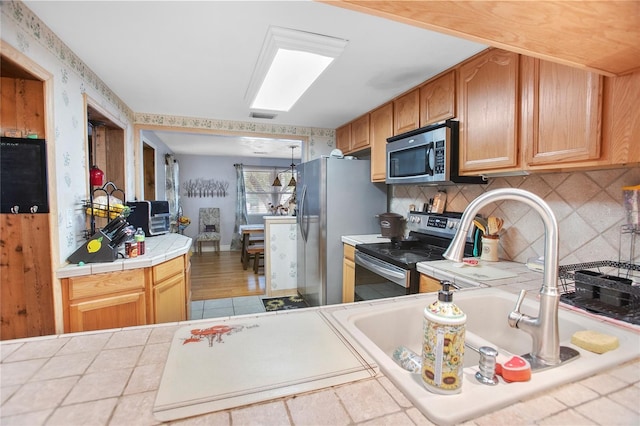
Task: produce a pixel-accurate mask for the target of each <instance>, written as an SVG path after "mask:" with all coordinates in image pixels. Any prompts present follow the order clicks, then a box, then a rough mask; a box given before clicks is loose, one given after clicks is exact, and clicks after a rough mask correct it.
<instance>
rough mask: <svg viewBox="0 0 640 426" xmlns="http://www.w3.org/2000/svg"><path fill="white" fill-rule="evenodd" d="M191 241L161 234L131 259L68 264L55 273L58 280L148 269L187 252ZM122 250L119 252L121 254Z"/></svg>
mask: <svg viewBox="0 0 640 426" xmlns="http://www.w3.org/2000/svg"><path fill="white" fill-rule="evenodd" d="M191 243H192V239H191V238H190V237H185V236H184V235H181V234H175V233H170V234H163V235H157V236H154V237H147V238H146V239H145V254H143V255H141V256H138V257H135V258H133V259H125V258H124V257H121V258H119V259H117V260H115V261H113V262H101V263H87V264H85V265H82V266H80V265H76V264H68V265H65V266H63V267H62V268H59V269H58V270H57V271H56V276H57V277H58V278H69V277H78V276H82V275H92V274H99V273H104V272H115V271H124V270H129V269H138V268H150V267H152V266H155V265H158V264H160V263H163V262H166V261H167V260H171V259H174V258H176V257H178V256H182V255H184V254H187V253H188V252H189V249H190V248H191ZM123 251H124V250H121V251H120V253H121V254H122V253H123Z"/></svg>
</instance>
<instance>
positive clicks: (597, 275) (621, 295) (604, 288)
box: [558, 260, 640, 325]
mask: <svg viewBox="0 0 640 426" xmlns="http://www.w3.org/2000/svg"><path fill="white" fill-rule="evenodd" d="M632 271H640V265H635V264H632V263H621V262H614V261H609V260H603V261H599V262H588V263H578V264H575V265H565V266H561V267H560V268H558V275H559V278H560V284H561V287H562V294H561V295H560V300H561V301H562V302H564V303H566V304H569V305H572V306H576V307H579V308H581V309H584V310H586V311H589V312H594V313H597V314H599V315H603V316H606V317H610V318H615V319H617V320H621V321H625V322H629V323H631V324H637V325H640V285H639V284H640V282H639V280H638V277H640V273H638V274H633V273H632ZM634 277H635V281H636V282H635V284H636V285H633V284H632V280H631V278H634Z"/></svg>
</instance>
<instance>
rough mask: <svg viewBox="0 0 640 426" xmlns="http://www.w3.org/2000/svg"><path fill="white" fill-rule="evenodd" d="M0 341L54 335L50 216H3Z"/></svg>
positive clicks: (0, 233)
mask: <svg viewBox="0 0 640 426" xmlns="http://www.w3.org/2000/svg"><path fill="white" fill-rule="evenodd" d="M0 240H1V241H2V244H0V255H1V256H0V257H1V258H2V261H1V262H0V284H1V285H0V319H1V320H0V339H2V340H7V339H18V338H23V337H34V336H44V335H48V334H53V333H55V326H54V324H55V320H54V309H53V285H52V282H53V281H52V275H51V248H50V240H49V214H0Z"/></svg>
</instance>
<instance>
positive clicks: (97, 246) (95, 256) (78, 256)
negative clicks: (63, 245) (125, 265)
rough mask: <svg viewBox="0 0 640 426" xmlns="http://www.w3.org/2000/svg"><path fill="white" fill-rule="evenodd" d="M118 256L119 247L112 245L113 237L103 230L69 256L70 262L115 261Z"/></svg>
mask: <svg viewBox="0 0 640 426" xmlns="http://www.w3.org/2000/svg"><path fill="white" fill-rule="evenodd" d="M117 258H118V247H111V239H110V238H109V237H107V236H106V235H105V234H104V233H103V232H102V231H98V232H96V233H95V234H94V235H93V236H92V237H91V239H90V240H89V241H87V242H86V243H84V244H83V245H82V246H81V247H80V248H79V249H78V250H76V251H75V252H73V254H72V255H71V256H69V257H68V258H67V261H69V263H78V264H79V263H80V262H82V263H98V262H113V261H115V260H116V259H117Z"/></svg>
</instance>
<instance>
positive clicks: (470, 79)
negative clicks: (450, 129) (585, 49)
mask: <svg viewBox="0 0 640 426" xmlns="http://www.w3.org/2000/svg"><path fill="white" fill-rule="evenodd" d="M458 90H459V99H460V105H459V106H458V109H459V118H460V162H461V166H460V169H461V171H462V173H463V174H467V175H471V174H489V175H490V174H494V173H507V172H508V173H512V172H520V171H534V170H539V171H549V170H557V169H567V170H568V169H577V168H583V167H593V166H597V165H601V164H605V159H606V157H607V156H606V155H605V154H606V153H605V151H604V150H603V145H602V143H601V111H602V93H603V77H601V76H599V75H598V74H595V73H592V72H588V71H584V70H579V69H576V68H572V67H568V66H566V65H560V64H556V63H552V62H548V61H542V60H539V59H534V58H530V57H525V56H520V55H516V54H514V53H509V52H505V51H502V50H497V49H492V50H489V51H487V52H484V53H482V54H480V55H478V56H476V57H475V58H472V59H471V60H469V61H468V62H466V63H464V64H462V65H461V67H460V77H459V84H458ZM611 164H613V163H611Z"/></svg>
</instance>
